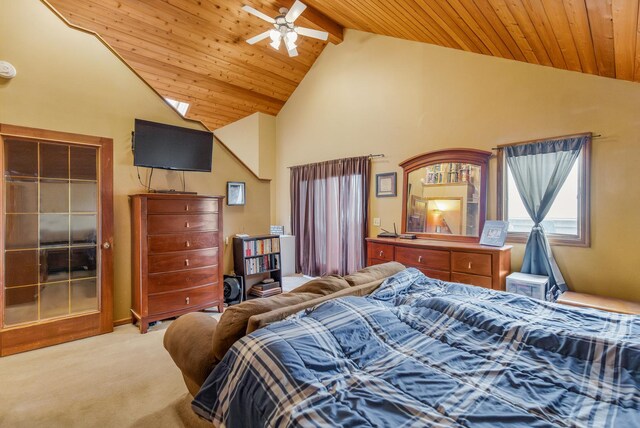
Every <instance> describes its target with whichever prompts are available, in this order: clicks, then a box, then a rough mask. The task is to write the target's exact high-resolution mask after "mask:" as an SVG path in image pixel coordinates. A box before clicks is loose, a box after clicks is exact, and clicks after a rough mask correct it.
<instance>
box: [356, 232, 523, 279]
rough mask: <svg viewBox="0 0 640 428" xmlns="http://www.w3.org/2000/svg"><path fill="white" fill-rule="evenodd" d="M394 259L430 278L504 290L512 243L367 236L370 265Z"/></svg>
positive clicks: (509, 270) (509, 265)
mask: <svg viewBox="0 0 640 428" xmlns="http://www.w3.org/2000/svg"><path fill="white" fill-rule="evenodd" d="M392 260H395V261H397V262H399V263H402V264H403V265H405V266H407V267H415V268H417V269H419V270H420V271H422V272H423V273H424V274H425V275H427V276H428V277H430V278H436V279H441V280H443V281H452V282H461V283H463V284H471V285H476V286H479V287H485V288H492V289H494V290H503V291H504V290H505V289H506V278H507V275H509V274H510V273H511V246H510V245H505V246H504V247H488V246H485V245H479V244H469V243H464V242H447V241H436V240H427V239H415V240H403V239H390V238H367V266H371V265H376V264H380V263H385V262H388V261H392Z"/></svg>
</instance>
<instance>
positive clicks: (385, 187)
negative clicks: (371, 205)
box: [376, 172, 398, 198]
mask: <svg viewBox="0 0 640 428" xmlns="http://www.w3.org/2000/svg"><path fill="white" fill-rule="evenodd" d="M397 178H398V174H397V173H395V172H385V173H382V174H376V197H377V198H386V197H390V196H397Z"/></svg>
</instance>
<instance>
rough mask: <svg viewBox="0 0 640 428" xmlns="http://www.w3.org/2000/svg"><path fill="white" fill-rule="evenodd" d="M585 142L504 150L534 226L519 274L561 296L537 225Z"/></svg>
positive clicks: (562, 287)
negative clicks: (543, 279) (543, 281)
mask: <svg viewBox="0 0 640 428" xmlns="http://www.w3.org/2000/svg"><path fill="white" fill-rule="evenodd" d="M588 138H590V137H589V136H586V135H585V136H580V137H575V138H566V139H560V140H549V141H542V142H536V143H530V144H521V145H517V146H507V147H505V155H506V159H507V163H508V164H509V168H510V169H511V172H512V174H513V179H514V181H515V183H516V187H517V188H518V193H519V194H520V198H521V199H522V202H523V203H524V206H525V208H526V209H527V213H529V216H530V217H531V219H532V220H533V222H534V226H533V229H531V233H530V234H529V239H528V240H527V246H526V248H525V252H524V259H523V261H522V269H521V270H520V271H521V272H523V273H531V274H535V275H545V276H548V277H549V285H550V287H551V288H552V290H553V289H554V288H556V287H557V290H559V291H562V292H564V291H566V290H567V284H566V283H565V281H564V278H563V276H562V273H561V272H560V269H559V268H558V265H557V264H556V261H555V259H554V258H553V253H552V252H551V246H550V245H549V241H548V240H547V237H546V235H545V233H544V228H543V227H542V224H541V223H542V221H543V220H544V218H545V216H546V215H547V213H548V212H549V209H550V208H551V205H553V201H555V199H556V196H557V195H558V192H559V191H560V189H561V188H562V185H563V184H564V182H565V180H566V179H567V176H568V175H569V172H570V171H571V168H572V167H573V164H574V163H575V161H576V159H577V158H578V155H579V154H580V150H582V147H583V146H584V144H585V142H586V141H587V139H588ZM554 294H556V293H554Z"/></svg>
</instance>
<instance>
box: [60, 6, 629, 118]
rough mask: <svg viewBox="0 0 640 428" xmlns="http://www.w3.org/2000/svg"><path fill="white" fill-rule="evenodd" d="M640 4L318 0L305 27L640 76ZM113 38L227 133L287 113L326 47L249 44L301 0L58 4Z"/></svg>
mask: <svg viewBox="0 0 640 428" xmlns="http://www.w3.org/2000/svg"><path fill="white" fill-rule="evenodd" d="M639 1H640V0H428V1H427V0H396V1H388V0H349V1H335V0H306V1H305V3H306V4H307V5H309V6H310V8H309V9H308V10H307V11H305V12H304V13H303V15H302V17H301V18H299V20H298V22H297V24H299V25H301V26H306V27H311V28H316V29H322V30H325V31H329V32H330V33H331V37H330V41H331V42H333V43H339V42H340V41H341V39H342V28H343V27H344V28H353V29H357V30H362V31H368V32H372V33H377V34H382V35H387V36H392V37H398V38H403V39H408V40H415V41H421V42H426V43H432V44H436V45H440V46H445V47H450V48H454V49H461V50H465V51H469V52H475V53H480V54H485V55H492V56H497V57H501V58H508V59H514V60H517V61H524V62H529V63H532V64H540V65H546V66H551V67H556V68H561V69H566V70H573V71H579V72H584V73H589V74H596V75H600V76H605V77H612V78H618V79H624V80H630V81H636V82H640V43H638V42H637V40H638V38H640V32H639V31H638V30H639V28H638V13H639V8H638V4H639ZM48 2H49V3H50V4H51V5H52V6H53V7H54V8H55V9H56V10H57V11H59V12H60V13H61V14H62V15H63V16H64V17H65V18H67V19H68V20H69V21H70V22H71V23H73V24H76V25H78V26H80V27H83V28H86V29H88V30H92V31H95V32H96V33H98V34H99V35H100V36H102V37H103V38H104V39H105V41H106V42H107V43H109V44H110V46H111V47H112V48H113V49H114V50H115V51H116V52H118V53H119V54H120V55H121V56H122V57H123V58H124V59H125V60H126V61H127V62H128V63H129V65H130V66H131V67H132V68H133V69H135V70H136V71H137V72H138V73H139V74H140V75H141V76H142V77H143V78H144V79H145V80H146V81H147V82H148V83H149V84H150V85H151V86H152V87H153V88H154V89H156V90H157V91H158V92H159V93H160V94H161V95H163V96H166V97H171V98H174V99H176V100H179V101H186V102H189V103H190V104H191V108H190V110H189V112H188V114H187V117H190V118H192V119H198V120H201V121H203V122H204V123H205V124H206V125H207V126H208V127H209V128H211V129H216V128H219V127H221V126H224V125H226V124H228V123H231V122H234V121H236V120H238V119H240V118H243V117H245V116H248V115H250V114H252V113H254V112H258V111H259V112H263V113H268V114H277V113H278V112H279V111H280V109H281V108H282V106H283V105H284V103H285V102H286V101H287V99H288V98H289V96H290V95H291V93H292V92H293V91H294V90H295V88H296V87H297V85H298V84H299V83H300V81H301V80H302V79H303V78H304V76H305V74H306V73H307V72H308V70H309V68H310V67H311V66H312V65H313V63H314V61H315V60H316V58H317V57H318V55H320V53H321V52H322V49H323V48H324V46H325V44H326V43H325V42H320V41H317V40H314V39H309V38H305V37H301V38H300V43H299V48H298V51H299V53H300V55H299V56H298V57H296V58H288V57H287V55H286V53H284V50H283V51H281V52H276V51H274V50H273V49H271V48H270V47H268V46H267V42H266V41H263V42H261V43H258V44H257V45H254V46H249V45H248V44H247V43H246V42H245V41H244V40H246V39H247V38H249V37H251V36H253V35H256V34H258V33H261V32H263V31H265V30H267V29H268V28H269V24H268V23H266V22H264V21H261V20H260V19H258V18H256V17H254V16H251V15H249V14H248V13H246V12H244V11H242V10H241V7H242V5H243V4H249V5H251V6H253V7H255V8H256V9H258V10H260V11H263V12H265V13H267V14H268V15H270V16H275V15H277V14H278V13H277V12H278V8H280V7H283V6H284V7H289V6H290V5H291V4H292V3H293V0H282V1H274V0H244V1H243V0H237V1H236V0H144V1H137V0H48Z"/></svg>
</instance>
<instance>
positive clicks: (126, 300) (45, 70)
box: [0, 0, 270, 320]
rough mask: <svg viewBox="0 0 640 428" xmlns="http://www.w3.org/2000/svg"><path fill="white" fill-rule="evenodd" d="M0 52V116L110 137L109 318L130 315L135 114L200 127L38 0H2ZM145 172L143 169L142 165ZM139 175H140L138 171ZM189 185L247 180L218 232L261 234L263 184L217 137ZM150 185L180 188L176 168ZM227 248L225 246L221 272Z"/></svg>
mask: <svg viewBox="0 0 640 428" xmlns="http://www.w3.org/2000/svg"><path fill="white" fill-rule="evenodd" d="M0 58H1V59H3V60H6V61H10V62H11V63H13V65H14V66H15V67H16V68H17V71H18V75H17V77H16V78H15V79H13V80H11V81H6V80H3V79H0V123H9V124H14V125H21V126H29V127H35V128H44V129H51V130H56V131H66V132H73V133H80V134H89V135H97V136H101V137H109V138H112V139H113V140H114V199H115V237H114V239H115V242H114V256H115V284H114V289H115V295H114V307H115V312H114V318H115V319H116V320H117V319H123V318H127V317H129V308H130V301H131V298H130V289H131V280H130V278H131V272H130V266H131V262H130V246H131V245H130V224H129V206H128V200H127V195H129V194H133V193H140V192H142V191H143V188H142V186H141V185H140V184H139V183H138V177H137V175H136V168H135V167H134V166H133V156H132V153H131V131H132V130H133V123H134V118H141V119H146V120H152V121H157V122H163V123H168V124H172V125H179V126H186V127H191V128H201V126H200V125H198V124H196V123H193V122H188V121H185V120H183V119H182V118H181V117H180V116H179V115H178V114H177V113H176V112H174V111H173V110H172V109H171V108H170V107H168V106H167V105H166V104H165V103H164V102H163V101H162V100H161V98H160V97H159V96H158V95H157V94H156V93H155V92H153V91H152V90H151V89H150V88H149V87H148V86H147V85H146V84H145V83H143V82H142V81H141V80H140V79H139V78H138V77H137V76H136V75H135V74H134V73H133V72H131V71H130V70H129V68H127V67H126V66H125V65H124V64H123V63H122V62H121V61H120V60H119V59H118V58H117V57H116V56H114V55H113V53H112V52H111V51H109V49H107V48H106V47H105V46H104V45H103V44H102V43H101V42H100V41H99V40H98V39H97V38H95V37H94V36H92V35H89V34H86V33H83V32H80V31H76V30H73V29H70V28H69V27H67V26H66V25H65V24H64V23H63V22H62V21H61V20H60V19H59V18H57V17H56V16H55V15H54V14H53V13H52V12H51V11H49V9H47V8H46V7H45V6H44V5H43V4H41V3H40V2H39V1H37V0H20V1H16V0H0ZM143 172H144V171H143ZM143 179H144V177H143ZM186 180H187V190H191V191H196V192H198V193H200V194H208V195H224V194H225V192H226V190H225V189H226V182H227V181H245V182H246V183H247V205H246V206H244V207H226V206H225V207H224V234H225V236H230V235H232V234H235V233H239V232H245V233H264V232H265V231H266V230H268V229H267V228H268V226H269V218H268V216H267V215H264V207H268V206H269V204H270V200H269V184H268V182H261V181H259V180H257V179H256V178H255V177H254V176H253V175H252V174H251V173H250V172H249V171H248V170H246V169H245V168H244V167H243V166H242V164H241V163H240V162H238V161H237V160H236V158H235V157H233V156H232V155H231V154H230V153H229V151H228V150H226V149H225V148H224V147H223V146H221V145H220V144H216V145H215V147H214V153H213V172H212V173H199V172H187V173H186ZM152 184H153V187H155V188H176V189H178V188H180V186H181V185H180V179H179V176H178V173H176V172H168V171H156V172H155V173H154V175H153V183H152ZM231 260H232V251H230V248H229V247H227V250H226V251H225V267H226V269H225V272H227V271H229V270H231Z"/></svg>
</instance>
